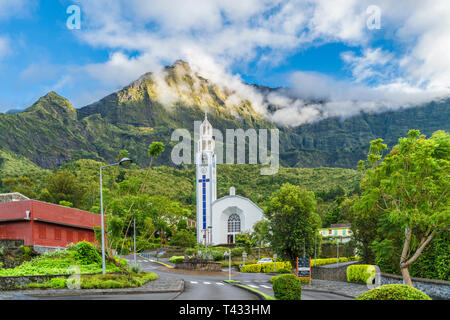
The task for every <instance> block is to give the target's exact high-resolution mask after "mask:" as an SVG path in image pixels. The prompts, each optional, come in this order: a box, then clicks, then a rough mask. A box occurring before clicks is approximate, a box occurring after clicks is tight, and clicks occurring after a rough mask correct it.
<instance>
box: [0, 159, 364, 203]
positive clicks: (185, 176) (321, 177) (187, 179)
mask: <svg viewBox="0 0 450 320" xmlns="http://www.w3.org/2000/svg"><path fill="white" fill-rule="evenodd" d="M100 166H101V163H100V162H97V161H94V160H86V159H83V160H77V161H74V162H70V163H67V164H65V165H64V166H62V168H63V169H64V170H66V171H68V172H70V173H73V174H74V175H75V177H76V181H77V184H78V185H79V186H80V187H84V188H86V191H87V192H86V195H85V197H84V199H83V201H82V203H81V205H80V208H82V209H90V208H91V207H93V206H96V205H98V203H99V199H100V196H99V168H100ZM217 170H218V183H217V188H218V190H217V193H218V195H217V196H218V197H222V196H225V195H227V194H229V188H230V187H231V186H234V187H235V188H236V194H238V195H242V196H245V197H248V198H250V199H251V200H252V201H254V202H255V203H256V204H258V205H259V206H261V207H264V206H265V204H266V201H267V200H268V198H269V197H270V196H271V194H272V193H273V192H274V191H276V190H278V189H279V188H280V187H281V185H282V184H283V183H286V182H289V183H291V184H295V185H299V186H301V187H304V188H306V189H308V190H310V191H314V192H319V191H328V190H330V189H333V188H337V187H342V188H343V190H344V191H346V192H347V193H353V192H354V191H355V190H356V189H357V188H358V184H359V181H360V176H361V174H360V172H358V171H356V170H350V169H340V168H283V167H281V168H280V169H279V172H278V174H275V175H272V176H262V175H260V170H259V166H255V165H219V166H218V169H217ZM146 173H147V169H139V168H138V167H136V166H133V167H132V168H129V169H122V168H118V167H112V168H109V169H106V170H105V171H104V174H103V175H104V178H103V179H104V187H105V190H106V189H111V190H113V189H117V190H121V189H120V188H122V189H123V190H131V189H128V188H129V186H128V185H127V183H128V182H126V183H123V184H122V185H121V186H119V185H120V182H122V181H124V180H129V181H132V182H130V183H131V184H132V183H133V181H135V182H136V185H139V183H140V182H142V181H143V180H144V177H145V176H146ZM35 175H38V177H36V176H35V178H34V181H36V183H35V184H34V185H33V192H34V193H35V194H36V197H37V198H39V194H40V193H41V192H42V190H43V189H44V188H45V187H46V178H47V177H48V176H49V173H48V172H47V171H44V170H42V171H41V173H40V175H39V174H38V173H35ZM7 176H8V175H5V174H4V172H2V175H1V176H0V179H1V178H3V179H4V178H6V177H7ZM194 180H195V170H194V168H185V169H176V168H172V167H166V166H159V167H154V168H152V169H151V170H150V171H149V172H148V176H147V179H146V181H147V182H146V187H145V190H144V193H146V194H148V195H157V196H160V195H164V196H167V197H168V198H170V199H172V200H174V201H179V202H181V203H184V204H185V205H186V206H187V207H189V208H190V209H191V210H192V212H194V211H195V185H194ZM15 187H16V186H15ZM132 189H133V188H132ZM133 190H134V189H133ZM2 191H8V192H9V191H15V190H14V189H12V190H9V189H7V186H4V187H3V190H2ZM136 191H137V190H134V191H132V193H134V192H136Z"/></svg>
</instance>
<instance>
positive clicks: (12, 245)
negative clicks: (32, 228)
mask: <svg viewBox="0 0 450 320" xmlns="http://www.w3.org/2000/svg"><path fill="white" fill-rule="evenodd" d="M23 245H25V240H10V239H0V249H2V250H11V249H17V248H20V247H21V246H23Z"/></svg>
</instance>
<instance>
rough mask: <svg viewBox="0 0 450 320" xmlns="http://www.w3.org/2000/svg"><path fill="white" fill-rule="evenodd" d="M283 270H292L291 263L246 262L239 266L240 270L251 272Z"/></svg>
mask: <svg viewBox="0 0 450 320" xmlns="http://www.w3.org/2000/svg"><path fill="white" fill-rule="evenodd" d="M281 269H282V270H283V272H285V270H286V269H289V270H292V265H291V263H290V262H289V261H284V262H283V261H280V262H275V266H274V262H269V263H257V264H246V265H243V266H242V267H241V270H240V271H241V272H251V273H268V272H277V271H278V270H281Z"/></svg>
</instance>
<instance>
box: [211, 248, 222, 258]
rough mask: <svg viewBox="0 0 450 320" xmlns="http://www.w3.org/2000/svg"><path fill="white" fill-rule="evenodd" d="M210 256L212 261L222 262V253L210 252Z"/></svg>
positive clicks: (217, 251)
mask: <svg viewBox="0 0 450 320" xmlns="http://www.w3.org/2000/svg"><path fill="white" fill-rule="evenodd" d="M211 255H212V257H213V259H214V261H220V260H223V258H224V255H223V252H222V251H219V250H213V251H211Z"/></svg>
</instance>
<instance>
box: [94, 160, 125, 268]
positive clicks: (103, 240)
mask: <svg viewBox="0 0 450 320" xmlns="http://www.w3.org/2000/svg"><path fill="white" fill-rule="evenodd" d="M132 162H133V160H131V159H130V158H123V159H122V160H120V161H119V162H117V163H111V164H108V165H106V166H103V167H100V212H101V224H102V273H103V274H106V263H105V222H104V217H103V182H102V169H103V168H106V167H112V166H123V165H128V164H130V163H132Z"/></svg>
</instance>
